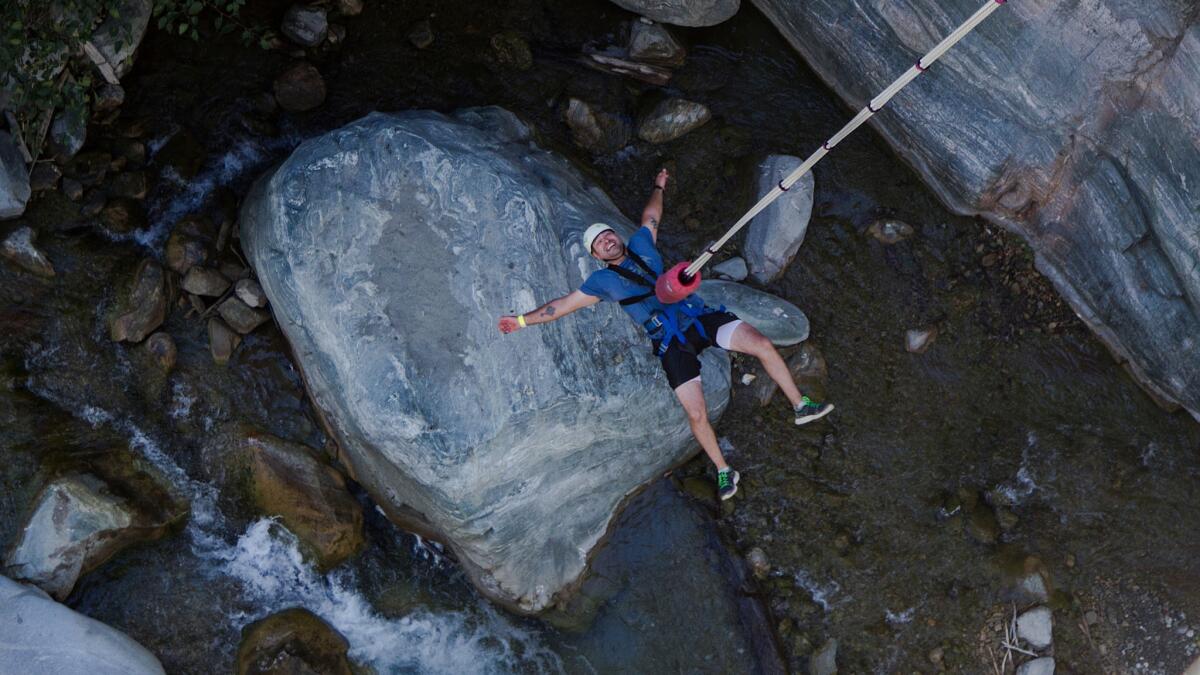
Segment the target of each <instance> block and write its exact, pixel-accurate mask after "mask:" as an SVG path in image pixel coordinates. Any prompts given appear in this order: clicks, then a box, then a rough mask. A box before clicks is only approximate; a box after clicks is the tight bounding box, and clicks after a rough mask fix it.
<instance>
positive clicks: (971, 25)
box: [677, 0, 1006, 285]
mask: <svg viewBox="0 0 1200 675" xmlns="http://www.w3.org/2000/svg"><path fill="white" fill-rule="evenodd" d="M1005 2H1006V0H988V1H987V4H985V5H984V6H983V7H981V8H980V9H979V11H977V12H975V14H974V15H972V16H971V18H969V19H967V20H966V22H964V23H963V24H962V25H961V26H959V27H958V28H957V29H956V30H955V31H954V32H953V33H951V34H950V35H948V36H947V37H946V38H945V39H944V40H942V41H941V42H940V43H938V45H937V46H936V47H934V48H933V49H932V50H930V51H929V53H928V54H926V55H925V56H922V57H921V58H919V59H917V62H916V64H914V65H913V67H912V68H909V69H908V71H907V72H905V73H904V74H903V75H901V76H900V77H899V78H897V79H896V81H895V82H892V83H891V85H889V86H888V88H887V89H884V90H883V91H882V92H880V93H879V95H878V96H876V97H875V98H873V99H871V100H870V101H868V102H867V107H865V108H863V109H862V110H860V111H859V113H858V114H857V115H855V116H854V119H852V120H850V122H848V123H847V124H846V126H844V127H842V129H841V131H839V132H837V133H836V134H834V135H833V138H830V139H829V140H828V141H825V143H824V144H823V145H821V147H820V148H818V149H817V151H816V152H814V153H813V154H812V155H811V156H810V157H809V158H808V159H806V160H804V163H803V164H801V165H800V166H799V167H798V168H797V169H796V170H795V171H793V172H791V173H790V174H788V175H787V176H786V177H785V178H784V179H783V180H781V181H779V184H778V185H776V186H775V187H774V188H773V189H772V190H771V191H770V192H768V193H767V194H766V195H764V196H763V197H762V199H760V200H758V203H757V204H755V205H754V206H752V207H751V208H750V210H749V211H747V212H746V213H745V215H743V216H742V217H741V218H739V219H738V221H737V222H736V223H734V225H733V227H731V228H729V231H728V232H726V233H725V235H724V236H723V237H721V238H720V239H718V240H717V241H715V242H713V244H711V245H710V246H709V247H708V248H707V249H705V251H704V253H703V254H702V255H700V257H698V258H696V260H695V261H694V262H692V263H691V264H690V265H688V267H687V269H685V270H683V272H682V273H681V274H680V276H681V279H683V280H689V279H691V278H692V277H694V276H695V275H696V274H697V273H698V272H699V271H700V268H702V267H704V265H705V264H706V263H707V262H708V261H709V260H710V259H711V258H712V256H713V254H714V253H716V252H717V249H719V248H721V247H722V246H724V245H725V243H726V242H727V241H729V239H730V237H732V236H733V235H735V234H737V232H738V230H740V229H742V227H743V226H744V225H745V224H746V223H748V222H750V219H751V218H753V217H754V216H756V215H758V213H759V212H760V211H762V210H763V209H765V208H767V206H769V205H770V204H771V202H773V201H775V200H776V199H778V198H779V197H780V196H781V195H782V194H783V193H785V192H787V191H788V189H790V188H791V187H792V185H793V184H795V182H796V181H798V180H800V179H801V178H802V177H803V176H804V174H806V173H808V172H809V171H810V170H812V168H813V166H814V165H815V164H816V163H817V162H819V161H821V158H822V157H824V156H825V155H827V154H829V151H830V150H833V148H834V147H836V146H837V144H838V143H841V142H842V141H843V140H844V139H845V138H846V137H847V136H849V135H850V134H851V133H853V132H854V130H855V129H858V128H859V127H860V126H862V125H863V123H864V122H866V121H867V120H869V119H871V116H873V115H874V114H875V113H877V112H879V111H880V110H882V109H883V106H885V105H887V102H888V101H890V100H892V97H893V96H895V95H896V94H898V93H899V92H900V90H901V89H903V88H904V87H906V86H908V83H909V82H912V81H913V80H915V79H917V76H918V75H920V74H921V73H923V72H925V71H926V70H928V69H929V67H930V66H932V65H933V64H934V62H935V61H937V60H938V59H939V58H941V57H942V55H943V54H945V53H946V52H947V51H948V50H949V49H950V48H951V47H953V46H954V45H955V44H957V43H958V41H959V40H961V39H963V38H964V37H966V35H967V33H970V32H971V31H972V30H974V29H975V27H976V26H978V25H979V24H981V23H983V20H984V19H986V18H988V17H989V16H991V14H992V12H994V11H996V10H997V9H1000V6H1001V5H1003V4H1004V3H1005ZM677 267H678V266H677ZM685 285H686V284H685Z"/></svg>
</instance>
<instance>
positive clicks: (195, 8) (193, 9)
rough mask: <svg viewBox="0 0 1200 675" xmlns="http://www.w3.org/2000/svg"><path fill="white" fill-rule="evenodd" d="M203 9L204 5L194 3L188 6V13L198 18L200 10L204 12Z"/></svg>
mask: <svg viewBox="0 0 1200 675" xmlns="http://www.w3.org/2000/svg"><path fill="white" fill-rule="evenodd" d="M202 9H204V3H202V2H195V1H193V2H192V3H191V4H189V5H188V10H187V11H188V14H189V15H191V16H196V15H197V14H199V13H200V10H202Z"/></svg>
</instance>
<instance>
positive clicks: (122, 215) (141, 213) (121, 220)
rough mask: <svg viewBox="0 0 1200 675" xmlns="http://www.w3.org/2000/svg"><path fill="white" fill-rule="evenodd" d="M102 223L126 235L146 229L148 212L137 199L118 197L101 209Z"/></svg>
mask: <svg viewBox="0 0 1200 675" xmlns="http://www.w3.org/2000/svg"><path fill="white" fill-rule="evenodd" d="M100 221H101V222H102V223H104V226H105V227H107V228H108V229H109V230H111V231H113V232H116V233H118V234H126V233H128V232H132V231H134V230H140V229H142V228H144V227H146V210H145V209H144V208H143V207H142V203H141V202H139V201H137V200H136V199H130V198H129V197H117V198H115V199H112V200H110V201H109V202H108V203H107V204H105V205H104V208H103V209H101V211H100Z"/></svg>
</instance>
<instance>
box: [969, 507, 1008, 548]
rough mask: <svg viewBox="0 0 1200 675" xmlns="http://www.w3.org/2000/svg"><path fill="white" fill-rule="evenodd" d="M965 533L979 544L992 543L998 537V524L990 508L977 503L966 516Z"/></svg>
mask: <svg viewBox="0 0 1200 675" xmlns="http://www.w3.org/2000/svg"><path fill="white" fill-rule="evenodd" d="M967 534H969V535H971V538H972V539H974V540H975V541H977V542H979V543H981V544H994V543H996V540H997V539H998V538H999V537H1000V525H999V523H997V522H996V516H995V515H994V514H993V513H992V510H991V509H989V508H987V507H986V506H984V505H978V506H976V508H974V509H972V510H971V515H970V517H969V518H967Z"/></svg>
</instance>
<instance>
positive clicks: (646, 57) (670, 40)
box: [629, 19, 687, 67]
mask: <svg viewBox="0 0 1200 675" xmlns="http://www.w3.org/2000/svg"><path fill="white" fill-rule="evenodd" d="M629 58H631V59H633V60H634V61H641V62H643V63H652V64H655V65H659V66H669V67H677V66H682V65H683V62H684V59H686V58H687V50H685V49H684V48H683V45H681V44H679V41H678V40H676V39H675V36H674V35H672V34H671V31H670V30H668V29H667V28H666V27H665V26H661V25H659V24H656V23H654V22H653V21H649V20H647V19H640V20H638V21H634V22H633V25H632V26H631V27H630V29H629Z"/></svg>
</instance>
